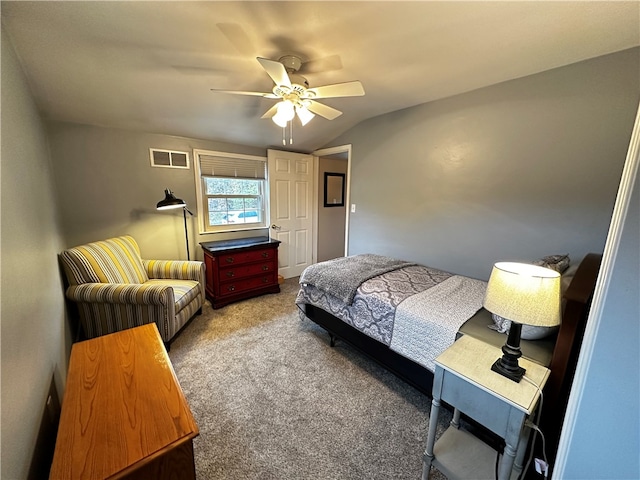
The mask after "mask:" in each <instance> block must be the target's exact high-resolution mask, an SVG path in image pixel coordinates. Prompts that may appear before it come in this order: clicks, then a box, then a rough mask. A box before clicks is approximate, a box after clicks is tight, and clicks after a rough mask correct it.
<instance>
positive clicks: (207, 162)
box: [199, 155, 267, 180]
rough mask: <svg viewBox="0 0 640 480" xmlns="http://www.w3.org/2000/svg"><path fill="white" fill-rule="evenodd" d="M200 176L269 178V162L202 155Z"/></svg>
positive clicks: (200, 158) (200, 157)
mask: <svg viewBox="0 0 640 480" xmlns="http://www.w3.org/2000/svg"><path fill="white" fill-rule="evenodd" d="M199 161H200V174H201V175H202V176H204V177H225V178H244V179H249V180H253V179H259V180H264V179H266V178H267V168H266V167H267V162H266V161H264V160H262V159H260V160H258V159H249V158H239V157H220V156H214V155H200V156H199Z"/></svg>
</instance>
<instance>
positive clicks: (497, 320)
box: [489, 313, 560, 340]
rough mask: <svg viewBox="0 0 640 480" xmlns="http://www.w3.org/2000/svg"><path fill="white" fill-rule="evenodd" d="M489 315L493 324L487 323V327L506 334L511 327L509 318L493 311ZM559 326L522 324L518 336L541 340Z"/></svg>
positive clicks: (555, 330)
mask: <svg viewBox="0 0 640 480" xmlns="http://www.w3.org/2000/svg"><path fill="white" fill-rule="evenodd" d="M491 316H492V317H493V325H489V328H490V329H491V330H495V331H497V332H500V333H507V334H508V333H509V329H510V328H511V320H507V319H506V318H502V317H501V316H500V315H496V314H495V313H493V314H491ZM559 328H560V327H559V326H555V327H537V326H535V325H522V331H521V332H520V338H521V339H522V340H541V339H543V338H546V337H548V336H549V335H553V334H554V333H555V332H557V331H558V329H559Z"/></svg>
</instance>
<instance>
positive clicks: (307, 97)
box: [212, 55, 364, 145]
mask: <svg viewBox="0 0 640 480" xmlns="http://www.w3.org/2000/svg"><path fill="white" fill-rule="evenodd" d="M257 60H258V62H259V63H260V65H262V68H264V70H265V71H266V72H267V74H268V75H269V76H270V77H271V79H272V80H273V83H274V84H275V86H274V87H273V90H272V91H271V92H269V93H267V92H247V91H234V90H215V89H212V91H214V92H221V93H232V94H236V95H252V96H260V97H264V98H270V99H279V100H280V101H279V102H278V103H276V104H275V105H274V106H273V107H271V108H270V109H269V110H267V111H266V112H265V114H264V115H262V118H271V120H272V121H273V122H274V123H275V124H276V125H278V126H279V127H282V143H283V145H286V140H285V129H286V127H287V125H289V143H290V144H293V119H294V118H295V116H296V115H297V117H298V119H299V120H300V123H301V124H302V125H303V126H304V125H306V124H307V123H309V122H310V121H311V120H312V119H313V117H315V116H316V115H320V116H321V117H323V118H326V119H327V120H333V119H334V118H337V117H339V116H340V115H342V112H341V111H340V110H337V109H335V108H333V107H329V106H328V105H324V104H322V103H319V102H316V101H315V100H314V99H316V98H336V97H354V96H362V95H364V88H363V87H362V84H361V83H360V82H359V81H353V82H346V83H337V84H333V85H325V86H322V87H316V88H309V82H308V81H307V79H306V78H304V77H303V76H301V75H298V74H297V73H296V72H297V71H298V70H299V69H300V67H301V66H302V59H301V58H300V57H298V56H296V55H284V56H282V57H280V59H279V60H278V61H277V62H276V61H274V60H269V59H267V58H261V57H257Z"/></svg>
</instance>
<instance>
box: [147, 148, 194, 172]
mask: <svg viewBox="0 0 640 480" xmlns="http://www.w3.org/2000/svg"><path fill="white" fill-rule="evenodd" d="M149 157H150V159H151V166H152V167H162V168H185V169H188V168H189V153H188V152H178V151H175V150H162V149H160V148H150V149H149Z"/></svg>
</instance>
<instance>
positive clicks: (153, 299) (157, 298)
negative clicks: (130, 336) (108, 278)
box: [66, 283, 175, 307]
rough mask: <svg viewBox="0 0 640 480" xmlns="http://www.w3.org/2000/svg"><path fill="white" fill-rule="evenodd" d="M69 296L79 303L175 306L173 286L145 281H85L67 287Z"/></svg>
mask: <svg viewBox="0 0 640 480" xmlns="http://www.w3.org/2000/svg"><path fill="white" fill-rule="evenodd" d="M66 294H67V298H68V299H69V300H73V301H74V302H79V303H120V304H130V305H162V306H165V307H168V306H173V304H174V302H175V300H174V295H173V288H171V287H170V286H168V285H157V284H145V283H83V284H81V285H72V286H70V287H69V288H68V289H67V292H66Z"/></svg>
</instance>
